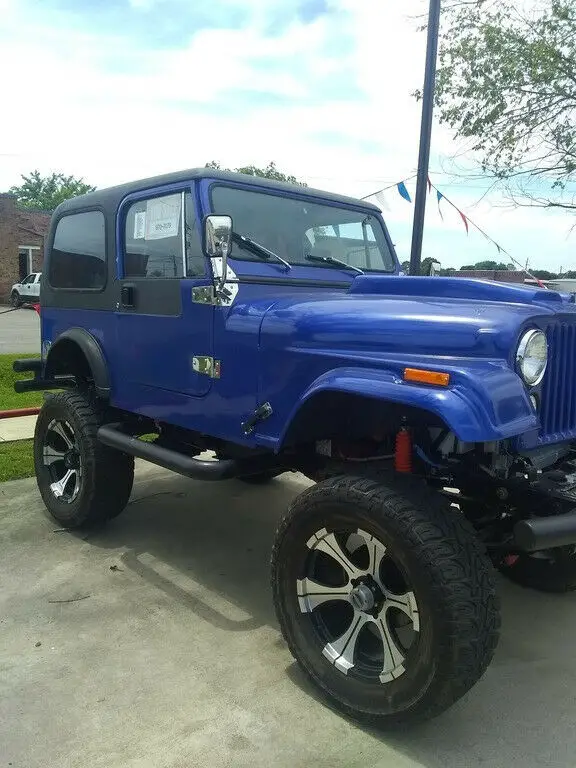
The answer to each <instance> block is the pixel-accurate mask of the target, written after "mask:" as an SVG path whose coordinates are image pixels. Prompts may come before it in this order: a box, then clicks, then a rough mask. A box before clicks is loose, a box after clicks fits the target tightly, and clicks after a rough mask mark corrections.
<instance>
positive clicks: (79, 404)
mask: <svg viewBox="0 0 576 768" xmlns="http://www.w3.org/2000/svg"><path fill="white" fill-rule="evenodd" d="M102 421H103V414H102V410H101V408H100V407H99V405H98V404H97V403H96V402H95V401H94V399H93V398H92V397H90V396H89V395H88V394H85V393H82V392H78V391H76V390H69V391H66V392H61V393H58V394H56V395H51V396H50V397H49V398H48V400H46V402H45V403H44V405H43V406H42V409H41V411H40V414H39V416H38V419H37V422H36V430H35V433H34V465H35V469H36V481H37V483H38V488H39V490H40V494H41V496H42V499H43V501H44V504H45V505H46V508H47V509H48V512H49V513H50V514H51V515H52V517H53V518H54V519H55V520H56V521H57V522H58V523H59V524H60V525H61V526H62V527H63V528H86V527H90V526H92V525H95V524H98V523H103V522H106V521H108V520H110V519H112V518H113V517H116V516H117V515H119V514H120V512H122V510H123V509H124V507H125V506H126V504H127V503H128V499H129V498H130V493H131V491H132V484H133V480H134V458H133V457H132V456H127V455H126V454H124V453H121V452H120V451H116V450H114V449H113V448H108V447H107V446H104V445H102V443H100V442H99V441H98V439H97V437H96V433H97V431H98V427H99V426H100V425H101V424H102Z"/></svg>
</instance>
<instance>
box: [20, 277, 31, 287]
mask: <svg viewBox="0 0 576 768" xmlns="http://www.w3.org/2000/svg"><path fill="white" fill-rule="evenodd" d="M33 282H34V275H28V277H25V278H24V280H22V282H21V283H20V285H28V283H33Z"/></svg>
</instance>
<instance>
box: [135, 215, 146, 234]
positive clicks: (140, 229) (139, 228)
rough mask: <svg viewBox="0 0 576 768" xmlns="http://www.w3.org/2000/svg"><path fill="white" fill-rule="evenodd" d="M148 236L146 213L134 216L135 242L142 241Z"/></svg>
mask: <svg viewBox="0 0 576 768" xmlns="http://www.w3.org/2000/svg"><path fill="white" fill-rule="evenodd" d="M145 235H146V211H136V213H135V214H134V240H142V239H143V238H144V236H145Z"/></svg>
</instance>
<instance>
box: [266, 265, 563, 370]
mask: <svg viewBox="0 0 576 768" xmlns="http://www.w3.org/2000/svg"><path fill="white" fill-rule="evenodd" d="M558 314H563V315H564V314H570V315H572V317H571V318H570V320H573V321H576V306H575V305H574V304H572V303H569V302H568V301H567V299H566V297H564V296H562V294H560V293H556V292H555V291H546V290H542V289H535V288H525V287H523V286H515V285H502V284H497V283H491V282H486V281H477V280H464V279H460V278H452V279H451V278H445V279H444V278H437V277H432V278H426V277H423V278H415V277H394V276H390V277H386V276H374V277H372V276H367V275H366V276H359V277H357V278H356V279H355V280H354V283H353V284H352V285H351V287H350V289H349V290H348V291H347V292H346V293H344V294H342V293H339V294H337V293H323V292H318V293H315V294H299V295H294V294H293V295H291V296H287V297H285V298H283V299H281V300H280V301H277V302H276V303H275V304H274V305H273V306H271V307H270V308H269V309H268V311H267V312H266V314H265V317H264V318H263V322H262V326H261V345H262V349H266V348H268V349H271V348H279V347H283V348H286V347H289V348H291V349H292V350H297V349H298V350H301V351H303V350H307V351H313V350H315V351H316V352H317V353H318V354H323V353H326V354H332V353H334V352H335V351H336V350H338V351H340V352H344V353H346V357H348V358H350V357H359V358H362V357H363V358H371V359H372V360H374V361H376V360H377V359H382V360H383V359H391V358H392V357H397V356H401V357H403V358H406V356H410V355H414V356H417V357H419V358H425V357H427V356H434V357H444V358H452V357H457V358H468V359H470V358H492V359H499V360H510V359H511V356H512V354H513V352H514V350H515V349H516V346H517V343H518V337H519V335H520V333H521V332H522V330H523V329H524V328H527V327H538V328H545V327H546V325H547V324H548V323H549V322H550V320H552V319H554V318H555V317H556V316H557V315H558Z"/></svg>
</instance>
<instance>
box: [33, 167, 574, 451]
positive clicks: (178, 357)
mask: <svg viewBox="0 0 576 768" xmlns="http://www.w3.org/2000/svg"><path fill="white" fill-rule="evenodd" d="M215 185H216V186H222V185H224V186H227V187H234V188H236V189H240V190H246V191H255V192H260V193H266V194H270V195H276V196H279V197H289V198H290V199H298V200H301V201H305V202H306V201H310V202H320V203H322V204H323V205H326V206H334V207H340V208H341V207H345V208H348V209H353V210H354V211H357V212H360V213H364V214H366V215H370V216H373V217H374V218H375V219H377V220H378V221H379V222H380V224H381V225H382V231H383V232H384V237H385V239H386V242H387V244H388V246H389V247H390V250H391V253H393V247H392V244H391V242H390V237H389V234H388V232H387V230H386V227H385V225H384V222H383V221H382V218H381V214H380V211H379V210H378V209H377V208H376V207H375V206H372V205H371V204H369V203H365V202H363V201H358V200H354V199H352V198H346V197H342V196H340V195H332V194H330V193H325V192H318V191H316V190H311V189H309V188H297V187H294V186H293V185H284V184H278V183H276V182H273V181H269V180H266V179H260V178H254V177H242V176H239V175H238V174H229V173H225V172H218V171H214V170H212V169H200V170H197V171H184V172H181V173H178V174H170V175H168V176H166V177H159V178H155V179H152V180H144V181H142V182H135V183H133V184H128V185H123V186H121V187H116V188H112V189H110V190H103V191H102V192H95V193H91V194H89V195H86V196H83V197H81V198H76V199H74V200H71V201H67V202H65V203H63V204H62V205H61V206H60V207H59V208H58V209H57V211H56V213H55V215H54V218H53V222H52V226H51V231H50V235H49V239H48V254H50V249H51V245H52V242H53V237H54V231H55V227H56V225H57V223H58V221H59V220H60V218H61V217H62V216H64V215H66V214H68V213H77V212H81V211H92V210H98V211H102V213H103V214H104V215H105V217H106V222H105V227H106V252H107V267H106V270H107V273H106V281H105V284H104V286H103V287H102V288H101V289H99V290H73V291H67V290H62V289H54V288H52V287H51V286H50V284H49V280H48V279H47V278H45V279H44V280H43V288H42V304H43V312H42V339H43V348H44V349H45V351H46V353H47V355H48V363H49V357H50V354H52V352H51V351H49V350H48V345H49V344H50V343H51V344H52V345H53V346H54V348H56V343H57V340H58V339H59V338H60V337H61V336H62V334H65V333H66V332H67V331H69V329H70V328H84V329H85V331H87V333H89V334H90V335H91V336H92V337H93V338H94V339H95V340H96V342H97V343H98V344H99V345H100V347H101V349H102V350H103V353H104V357H105V358H106V361H107V364H108V369H109V381H110V403H111V404H112V405H113V406H115V407H117V408H120V409H122V410H125V411H128V412H132V413H136V414H141V415H143V416H148V417H150V418H152V419H155V420H157V421H165V422H167V423H170V424H174V425H176V426H179V427H182V428H185V429H189V430H194V431H196V432H201V433H204V434H207V435H210V436H212V437H215V438H219V439H223V440H227V441H230V442H234V443H238V444H240V445H246V446H252V447H256V446H262V447H266V448H268V449H272V450H275V451H279V450H280V449H281V448H282V446H283V444H284V441H285V439H286V436H287V434H288V433H289V430H290V425H291V424H292V422H293V420H294V419H295V418H296V417H297V415H298V413H299V412H300V409H301V407H302V406H303V405H304V403H306V402H308V401H309V400H310V399H311V398H313V397H315V396H316V395H317V394H319V393H321V392H330V391H335V392H349V393H354V394H356V395H359V396H364V397H369V398H371V399H374V398H376V399H379V400H381V401H382V402H383V403H386V402H390V403H404V404H405V405H406V406H410V407H418V408H421V409H423V410H425V411H428V412H430V413H431V414H433V415H434V416H435V417H437V418H439V419H440V420H441V421H442V422H443V423H444V424H446V426H448V427H449V428H450V429H451V430H452V431H453V432H454V433H455V434H456V435H457V436H458V437H459V438H460V439H461V440H463V441H466V442H489V441H493V440H500V439H503V438H508V437H517V438H518V439H519V440H520V443H521V444H522V445H523V446H524V447H530V446H532V445H534V444H536V442H537V440H538V423H539V422H538V416H537V414H536V413H535V411H534V408H533V406H532V404H531V401H530V395H531V394H538V395H539V394H540V392H541V389H542V386H543V385H540V386H539V387H536V388H533V389H532V390H531V391H530V392H529V391H528V390H527V388H526V387H525V386H524V384H523V383H522V381H521V379H520V377H519V376H518V374H517V373H516V371H515V362H514V356H515V352H516V348H517V343H518V339H519V337H520V335H521V334H522V332H523V331H524V330H525V329H528V328H541V329H542V330H544V331H546V330H547V328H548V327H549V325H550V324H552V323H556V322H560V321H561V319H562V316H564V317H565V318H566V321H567V322H568V323H569V324H572V323H573V322H574V321H575V320H576V308H575V307H574V305H573V304H569V303H568V302H566V301H565V300H564V299H563V298H562V296H561V295H560V294H558V293H555V292H553V291H548V292H546V291H539V290H537V289H533V288H525V287H519V286H509V285H501V284H495V283H488V282H482V281H474V280H462V279H450V278H437V277H436V278H407V277H402V276H398V274H394V275H374V274H367V275H357V274H354V273H352V272H350V271H346V270H344V269H339V268H337V267H336V268H334V267H325V266H323V265H318V264H314V265H312V264H310V265H307V264H294V265H292V268H291V269H290V271H289V272H286V270H285V268H284V267H283V266H282V264H280V263H278V262H276V261H274V260H268V261H260V260H249V259H242V258H231V259H230V261H229V267H230V272H229V274H228V279H229V280H230V282H231V284H233V285H234V287H235V295H234V299H233V301H232V302H231V303H230V305H228V306H226V305H224V306H223V305H218V304H217V303H210V302H200V301H197V300H196V299H195V298H194V296H195V294H194V291H197V290H198V289H205V290H206V291H210V289H211V287H212V286H213V284H214V278H215V269H216V267H217V265H216V264H214V263H212V260H210V259H206V270H205V274H204V275H203V276H200V277H194V278H190V277H183V278H180V279H176V278H175V279H171V280H161V281H158V280H156V281H154V280H147V279H145V280H142V281H134V280H131V279H127V278H125V276H124V256H123V222H124V218H123V217H124V212H125V211H126V210H127V208H128V206H129V205H130V204H131V203H132V202H133V201H135V200H139V199H145V198H147V197H150V196H154V195H161V194H166V193H180V192H182V193H186V194H187V195H189V196H190V199H191V200H192V204H193V207H194V212H195V218H196V221H197V222H201V221H202V220H203V218H204V217H205V216H206V215H207V214H209V213H211V212H213V210H214V208H213V204H212V190H213V188H214V186H215ZM217 213H225V211H217ZM395 269H396V273H397V272H398V264H397V262H396V263H395ZM47 272H48V270H45V275H46V274H47ZM126 289H128V291H131V290H135V291H136V292H137V295H138V300H139V302H140V305H139V306H138V307H136V308H134V307H133V306H130V305H129V303H128V304H127V303H126V301H125V295H124V292H125V291H126ZM206 365H210V366H214V370H213V371H212V374H213V373H214V372H217V375H216V376H214V375H212V374H211V373H210V371H208V369H207V368H206V367H205V366H206ZM405 367H425V368H427V369H429V370H438V371H443V372H447V373H450V376H451V383H450V386H449V387H448V388H447V389H440V388H435V387H430V386H423V385H414V384H406V383H405V382H404V381H403V370H404V368H405ZM266 402H269V403H270V405H271V407H272V415H271V416H270V417H269V418H267V419H266V420H265V421H262V422H259V423H257V424H255V426H254V429H253V430H252V431H251V432H249V433H246V431H245V430H244V429H243V427H242V425H243V424H244V423H245V422H246V421H247V420H249V419H250V417H251V416H252V414H253V413H254V412H255V411H256V409H257V408H258V407H259V406H261V405H262V404H263V403H266ZM574 437H576V431H574V434H572V431H570V430H568V431H566V430H564V431H563V432H562V435H561V439H563V440H568V439H573V438H574Z"/></svg>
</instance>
